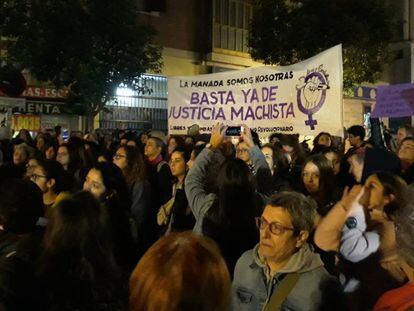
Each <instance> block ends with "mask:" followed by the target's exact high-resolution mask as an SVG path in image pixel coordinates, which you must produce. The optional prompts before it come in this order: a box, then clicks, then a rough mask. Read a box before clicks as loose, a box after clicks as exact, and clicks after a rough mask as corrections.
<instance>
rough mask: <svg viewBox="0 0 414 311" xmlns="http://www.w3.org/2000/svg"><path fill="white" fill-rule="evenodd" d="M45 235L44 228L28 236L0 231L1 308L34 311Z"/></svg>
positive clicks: (10, 310)
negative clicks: (38, 266)
mask: <svg viewBox="0 0 414 311" xmlns="http://www.w3.org/2000/svg"><path fill="white" fill-rule="evenodd" d="M42 236H43V230H42V229H41V228H39V230H38V231H37V232H34V233H32V234H26V235H16V234H13V233H6V232H2V233H1V234H0V310H9V311H12V310H33V305H32V304H33V301H34V300H35V297H34V296H35V295H34V292H33V288H35V287H36V286H37V284H36V281H35V262H36V260H37V259H38V258H39V256H40V252H41V243H42Z"/></svg>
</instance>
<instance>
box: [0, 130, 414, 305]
mask: <svg viewBox="0 0 414 311" xmlns="http://www.w3.org/2000/svg"><path fill="white" fill-rule="evenodd" d="M226 129H227V127H226V126H225V125H223V124H216V125H215V126H214V127H213V129H212V130H211V133H210V134H201V135H200V134H198V133H191V135H185V136H174V135H171V136H168V137H166V136H164V135H163V134H162V133H159V132H151V133H147V132H142V133H136V132H134V131H125V130H118V131H115V132H114V133H113V134H112V135H98V134H96V133H87V134H86V135H84V136H83V135H82V134H81V133H79V132H74V133H72V134H71V135H70V137H69V138H68V139H66V140H64V139H63V138H62V135H61V131H60V127H56V128H55V130H54V131H53V132H44V133H38V134H37V135H35V137H32V134H31V133H30V132H28V131H26V130H21V131H20V132H19V133H18V134H17V133H16V134H17V135H14V138H12V133H11V132H10V130H9V129H8V128H6V127H2V128H0V309H1V310H29V309H31V310H115V311H116V310H134V311H144V310H145V311H163V310H165V311H166V310H171V311H180V310H182V311H187V310H188V311H190V310H194V311H195V310H201V311H203V310H205V311H210V310H213V311H214V310H216V311H227V310H235V311H239V310H240V311H243V310H248V311H256V310H257V311H259V310H266V311H272V310H298V311H301V310H376V311H379V310H401V311H402V310H410V308H413V309H414V283H412V282H414V188H412V187H411V186H410V184H412V183H413V182H414V131H413V129H412V128H411V127H409V126H404V127H401V128H400V129H399V130H398V133H397V135H396V137H395V138H396V139H395V141H394V140H393V138H392V137H389V138H388V140H387V142H388V143H387V144H383V145H381V144H378V143H377V142H376V141H375V139H372V138H371V139H367V138H366V137H365V133H366V131H365V129H364V127H362V126H359V125H355V126H352V127H350V128H349V129H347V130H346V135H345V138H346V139H342V138H339V137H334V136H332V135H331V134H329V133H327V132H322V133H319V134H318V135H316V136H315V138H314V140H313V144H312V146H308V144H307V143H303V142H302V143H300V142H299V135H287V134H277V133H276V134H272V135H271V136H270V137H268V140H267V141H266V143H262V142H261V140H260V139H259V137H258V135H257V134H256V133H254V132H252V131H250V129H249V128H248V127H247V126H244V127H243V130H242V131H241V133H240V137H237V138H235V137H227V136H226ZM390 142H392V143H390Z"/></svg>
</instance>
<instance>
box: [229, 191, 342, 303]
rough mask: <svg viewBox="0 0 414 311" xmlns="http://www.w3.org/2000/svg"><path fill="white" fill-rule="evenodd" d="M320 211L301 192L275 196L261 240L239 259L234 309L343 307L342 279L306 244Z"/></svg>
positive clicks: (262, 226)
mask: <svg viewBox="0 0 414 311" xmlns="http://www.w3.org/2000/svg"><path fill="white" fill-rule="evenodd" d="M315 210H316V208H315V204H314V202H313V201H312V200H310V199H309V198H306V197H305V196H304V195H302V194H299V193H296V192H283V191H282V192H280V193H278V194H276V195H275V196H274V197H272V199H271V200H270V202H269V203H268V204H267V205H266V207H265V209H264V211H263V213H262V215H261V217H260V218H257V224H258V227H259V230H260V241H259V243H258V244H256V246H255V247H253V248H252V249H251V250H249V251H247V252H245V253H244V254H243V255H242V256H241V258H240V259H239V260H238V261H237V265H236V268H235V270H234V280H233V310H249V311H250V310H252V311H253V310H315V311H316V310H343V309H344V308H343V305H341V302H342V301H341V300H338V299H337V298H338V297H337V295H336V293H337V292H338V291H337V290H338V282H336V281H335V279H334V278H332V277H331V276H330V275H329V274H328V272H327V271H326V270H325V268H324V265H323V262H322V261H321V259H320V257H319V255H318V254H316V253H315V252H313V250H312V247H310V246H309V244H308V243H307V240H308V238H309V234H310V232H311V231H312V230H313V226H314V219H315V215H316V213H315ZM327 298H328V299H329V301H328V300H326V299H327ZM332 302H333V304H332V305H330V303H332Z"/></svg>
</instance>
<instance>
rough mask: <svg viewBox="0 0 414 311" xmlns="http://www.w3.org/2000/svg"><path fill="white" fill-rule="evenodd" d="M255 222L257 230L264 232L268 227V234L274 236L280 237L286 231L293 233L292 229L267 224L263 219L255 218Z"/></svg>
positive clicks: (274, 223) (276, 224) (273, 223)
mask: <svg viewBox="0 0 414 311" xmlns="http://www.w3.org/2000/svg"><path fill="white" fill-rule="evenodd" d="M255 220H256V226H257V228H259V229H260V230H265V229H266V228H267V227H269V230H270V232H271V233H273V234H274V235H282V234H283V233H285V232H286V231H295V229H294V228H289V227H285V226H282V225H281V224H278V223H277V222H271V223H269V222H267V220H266V219H264V218H263V217H256V218H255Z"/></svg>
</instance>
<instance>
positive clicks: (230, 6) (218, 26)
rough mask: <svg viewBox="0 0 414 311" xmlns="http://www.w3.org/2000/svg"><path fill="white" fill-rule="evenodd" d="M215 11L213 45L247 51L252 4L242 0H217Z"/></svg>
mask: <svg viewBox="0 0 414 311" xmlns="http://www.w3.org/2000/svg"><path fill="white" fill-rule="evenodd" d="M213 12H214V17H213V21H214V25H213V47H214V48H220V49H226V50H232V51H238V52H244V53H247V52H248V47H247V35H248V28H249V22H250V19H251V15H252V5H251V4H250V3H249V2H248V1H242V0H215V1H214V11H213Z"/></svg>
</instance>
